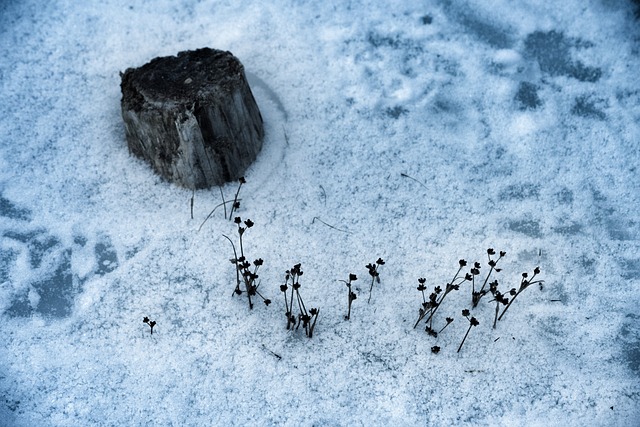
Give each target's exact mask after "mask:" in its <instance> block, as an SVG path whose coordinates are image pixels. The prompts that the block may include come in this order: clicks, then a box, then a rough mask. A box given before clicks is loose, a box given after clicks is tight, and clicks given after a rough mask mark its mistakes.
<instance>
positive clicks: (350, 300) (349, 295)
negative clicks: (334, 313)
mask: <svg viewBox="0 0 640 427" xmlns="http://www.w3.org/2000/svg"><path fill="white" fill-rule="evenodd" d="M356 280H358V277H357V276H356V275H355V274H349V281H348V282H347V281H346V280H341V282H344V283H345V284H346V285H347V289H348V291H347V299H348V308H347V315H346V316H344V318H345V320H349V319H351V304H352V303H353V301H355V300H356V298H357V296H356V293H355V292H353V291H352V290H351V285H352V283H353V282H355V281H356Z"/></svg>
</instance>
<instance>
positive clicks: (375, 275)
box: [366, 258, 384, 304]
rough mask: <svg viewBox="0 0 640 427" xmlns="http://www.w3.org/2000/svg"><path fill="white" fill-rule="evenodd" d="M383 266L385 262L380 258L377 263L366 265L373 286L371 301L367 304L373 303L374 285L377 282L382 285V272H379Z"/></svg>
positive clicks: (370, 290) (371, 288)
mask: <svg viewBox="0 0 640 427" xmlns="http://www.w3.org/2000/svg"><path fill="white" fill-rule="evenodd" d="M382 265H384V260H383V259H382V258H378V259H377V261H376V262H375V263H372V264H367V265H366V267H367V270H369V275H370V276H371V286H370V287H369V299H368V300H367V304H370V303H371V293H372V292H373V284H374V283H375V282H376V281H377V282H378V283H380V272H379V271H378V270H379V268H380V266H382Z"/></svg>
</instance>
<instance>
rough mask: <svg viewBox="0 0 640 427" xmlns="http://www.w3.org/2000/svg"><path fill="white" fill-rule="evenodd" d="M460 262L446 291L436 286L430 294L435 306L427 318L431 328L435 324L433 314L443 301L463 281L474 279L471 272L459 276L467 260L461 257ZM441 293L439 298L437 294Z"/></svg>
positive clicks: (432, 303) (428, 326)
mask: <svg viewBox="0 0 640 427" xmlns="http://www.w3.org/2000/svg"><path fill="white" fill-rule="evenodd" d="M458 264H459V266H460V267H459V268H458V271H456V274H455V275H454V276H453V279H451V282H450V283H447V286H446V287H445V291H444V293H442V290H441V289H440V286H436V288H435V289H434V292H433V293H432V294H431V295H430V296H429V299H430V300H431V305H432V306H433V307H432V309H431V312H430V314H429V317H428V318H427V323H428V325H427V328H428V329H431V327H432V324H433V316H434V315H435V314H436V312H437V311H438V308H440V305H442V302H443V301H444V299H445V297H446V296H447V295H449V293H450V292H451V291H457V290H458V289H460V284H461V283H463V282H464V281H466V280H472V277H471V275H470V274H466V275H465V277H459V274H460V271H462V268H463V267H465V266H466V265H467V262H466V261H465V260H463V259H461V260H460V261H458ZM440 293H442V295H441V296H440V298H439V299H437V296H438V295H439V294H440Z"/></svg>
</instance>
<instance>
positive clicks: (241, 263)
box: [222, 217, 271, 309]
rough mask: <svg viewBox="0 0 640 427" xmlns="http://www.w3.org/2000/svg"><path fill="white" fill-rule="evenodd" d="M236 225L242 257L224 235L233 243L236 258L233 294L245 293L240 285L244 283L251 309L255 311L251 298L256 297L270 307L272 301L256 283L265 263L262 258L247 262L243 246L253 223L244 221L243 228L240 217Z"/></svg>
mask: <svg viewBox="0 0 640 427" xmlns="http://www.w3.org/2000/svg"><path fill="white" fill-rule="evenodd" d="M235 223H236V224H237V225H238V239H239V241H240V256H238V252H237V250H236V245H235V244H234V243H233V241H232V240H231V239H230V238H229V237H228V236H226V235H224V234H223V235H222V236H223V237H224V238H225V239H227V240H228V241H229V243H231V247H232V248H233V255H234V258H233V259H231V260H230V261H231V263H232V264H234V265H235V267H236V288H235V290H234V291H233V293H234V294H236V295H240V294H242V292H243V291H242V289H240V284H241V283H244V287H245V290H244V291H245V292H246V293H247V298H248V300H249V309H253V301H252V299H251V297H253V296H255V295H257V296H259V297H260V298H262V301H263V302H264V303H265V305H269V304H271V300H269V299H267V298H265V297H264V296H263V295H262V294H261V293H260V292H259V291H258V288H259V287H260V284H259V283H258V284H256V281H257V280H258V278H259V276H258V270H259V269H260V266H262V264H263V263H264V261H263V260H262V259H261V258H258V259H256V260H255V261H253V264H252V263H250V262H249V261H247V258H246V257H245V255H244V246H243V240H242V237H243V235H244V233H245V231H246V230H247V229H248V228H251V227H253V221H251V220H250V219H247V220H246V221H244V225H245V226H244V227H243V226H242V225H241V224H242V219H241V218H240V217H236V218H235ZM252 265H253V267H252ZM252 268H253V269H252Z"/></svg>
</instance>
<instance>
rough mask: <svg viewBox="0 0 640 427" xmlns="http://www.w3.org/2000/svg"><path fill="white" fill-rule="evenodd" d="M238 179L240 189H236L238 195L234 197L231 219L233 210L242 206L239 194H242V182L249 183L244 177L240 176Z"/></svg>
mask: <svg viewBox="0 0 640 427" xmlns="http://www.w3.org/2000/svg"><path fill="white" fill-rule="evenodd" d="M238 181H239V184H238V190H237V191H236V195H235V196H234V197H233V203H232V204H231V212H229V219H231V218H232V217H233V212H234V211H235V210H236V209H238V208H239V207H240V199H238V196H239V195H240V189H241V188H242V184H246V183H247V181H246V180H245V179H244V177H240V179H239V180H238ZM223 201H224V199H223ZM225 218H226V217H225Z"/></svg>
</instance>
